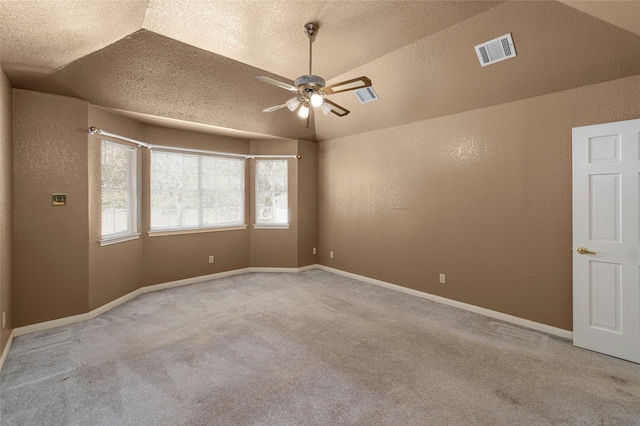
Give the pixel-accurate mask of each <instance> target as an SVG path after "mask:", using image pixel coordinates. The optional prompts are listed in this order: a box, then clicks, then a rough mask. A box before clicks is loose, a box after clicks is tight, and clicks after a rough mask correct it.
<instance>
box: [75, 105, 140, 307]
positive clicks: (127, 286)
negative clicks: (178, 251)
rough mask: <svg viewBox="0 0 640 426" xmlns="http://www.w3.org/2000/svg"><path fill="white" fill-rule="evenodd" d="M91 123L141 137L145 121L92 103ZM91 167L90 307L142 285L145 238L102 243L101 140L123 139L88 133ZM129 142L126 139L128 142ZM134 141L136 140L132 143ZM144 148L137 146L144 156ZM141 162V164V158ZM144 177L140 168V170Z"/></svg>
mask: <svg viewBox="0 0 640 426" xmlns="http://www.w3.org/2000/svg"><path fill="white" fill-rule="evenodd" d="M89 126H95V127H98V128H99V129H103V130H105V131H107V132H110V133H115V134H118V135H123V136H128V137H130V138H134V139H142V136H143V135H142V128H143V126H142V124H140V123H138V122H136V121H133V120H129V119H126V118H123V117H120V116H117V115H113V114H110V113H108V112H105V111H103V110H101V109H98V108H95V107H93V106H91V105H90V106H89ZM87 138H88V146H87V149H88V168H89V182H88V185H89V241H88V244H89V309H90V310H93V309H96V308H98V307H100V306H102V305H104V304H106V303H109V302H111V301H112V300H115V299H117V298H119V297H121V296H124V295H125V294H128V293H131V292H132V291H134V290H137V289H138V288H139V287H140V286H141V285H142V240H141V239H137V240H131V241H125V242H121V243H117V244H112V245H107V246H103V247H100V244H99V241H100V238H101V236H102V195H101V192H100V187H101V179H102V175H101V168H100V158H101V143H100V142H101V141H102V140H103V139H107V140H113V141H114V142H120V143H123V142H122V141H120V140H117V139H111V138H109V137H104V136H98V135H93V136H91V135H88V134H87ZM125 144H126V142H125ZM130 145H133V144H130ZM143 151H145V150H144V148H140V149H138V156H139V157H140V158H141V157H142V153H143ZM139 164H142V162H141V161H140V162H139ZM139 172H140V173H139V174H138V175H139V177H141V170H139Z"/></svg>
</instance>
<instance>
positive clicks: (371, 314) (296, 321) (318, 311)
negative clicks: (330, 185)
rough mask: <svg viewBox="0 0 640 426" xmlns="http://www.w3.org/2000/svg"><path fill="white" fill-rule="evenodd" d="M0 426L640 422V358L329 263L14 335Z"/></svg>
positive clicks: (201, 287) (179, 292) (204, 287)
mask: <svg viewBox="0 0 640 426" xmlns="http://www.w3.org/2000/svg"><path fill="white" fill-rule="evenodd" d="M0 380H1V387H2V389H1V391H0V408H1V410H0V413H1V417H0V422H1V423H2V425H36V424H37V425H258V424H259V425H346V424H359V425H385V424H397V425H475V424H478V425H638V424H640V365H638V364H633V363H630V362H626V361H622V360H619V359H615V358H611V357H607V356H604V355H600V354H597V353H594V352H589V351H586V350H582V349H577V348H574V347H573V346H572V345H571V344H570V342H568V341H566V340H563V339H559V338H554V337H552V336H548V335H545V334H542V333H538V332H535V331H532V330H527V329H523V328H520V327H516V326H513V325H510V324H507V323H503V322H499V321H496V320H493V319H490V318H487V317H483V316H480V315H476V314H472V313H469V312H466V311H462V310H458V309H456V308H452V307H449V306H444V305H440V304H437V303H434V302H430V301H427V300H424V299H421V298H417V297H413V296H410V295H407V294H404V293H400V292H395V291H392V290H388V289H384V288H380V287H376V286H373V285H370V284H366V283H363V282H359V281H355V280H351V279H348V278H344V277H341V276H338V275H334V274H331V273H328V272H324V271H320V270H312V271H308V272H304V273H299V274H262V273H261V274H245V275H238V276H233V277H228V278H223V279H219V280H215V281H211V282H208V283H202V284H195V285H190V286H185V287H179V288H174V289H168V290H164V291H159V292H154V293H147V294H144V295H141V296H139V297H138V298H136V299H134V300H132V301H130V302H128V303H126V304H124V305H122V306H120V307H118V308H116V309H113V310H111V311H109V312H107V313H106V314H104V315H102V316H100V317H98V318H95V319H93V320H91V321H87V322H83V323H79V324H74V325H71V326H67V327H61V328H57V329H53V330H49V331H45V332H41V333H35V334H31V335H25V336H20V337H18V338H16V339H15V340H14V344H13V347H12V348H11V351H10V353H9V357H8V359H7V361H6V364H5V366H4V369H3V371H2V375H1V376H0Z"/></svg>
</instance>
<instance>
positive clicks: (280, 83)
mask: <svg viewBox="0 0 640 426" xmlns="http://www.w3.org/2000/svg"><path fill="white" fill-rule="evenodd" d="M256 78H257V79H258V80H262V81H264V82H265V83H269V84H273V85H274V86H278V87H282V88H283V89H285V90H288V91H290V92H297V91H298V89H296V88H295V87H294V86H292V85H291V84H289V83H285V82H283V81H280V80H276V79H273V78H271V77H267V76H266V75H257V76H256Z"/></svg>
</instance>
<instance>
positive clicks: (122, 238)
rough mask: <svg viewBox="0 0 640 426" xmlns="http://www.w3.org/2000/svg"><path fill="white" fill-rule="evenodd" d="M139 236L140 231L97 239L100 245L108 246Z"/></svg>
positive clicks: (135, 238)
mask: <svg viewBox="0 0 640 426" xmlns="http://www.w3.org/2000/svg"><path fill="white" fill-rule="evenodd" d="M138 238H140V233H139V232H135V233H133V234H127V235H122V236H120V237H112V238H104V239H102V240H100V241H99V243H100V247H103V246H108V245H111V244H116V243H122V242H125V241H131V240H137V239H138Z"/></svg>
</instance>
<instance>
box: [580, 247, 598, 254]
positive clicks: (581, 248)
mask: <svg viewBox="0 0 640 426" xmlns="http://www.w3.org/2000/svg"><path fill="white" fill-rule="evenodd" d="M576 251H577V252H578V253H580V254H596V253H595V252H593V251H589V250H587V248H586V247H578V248H577V250H576Z"/></svg>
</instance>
